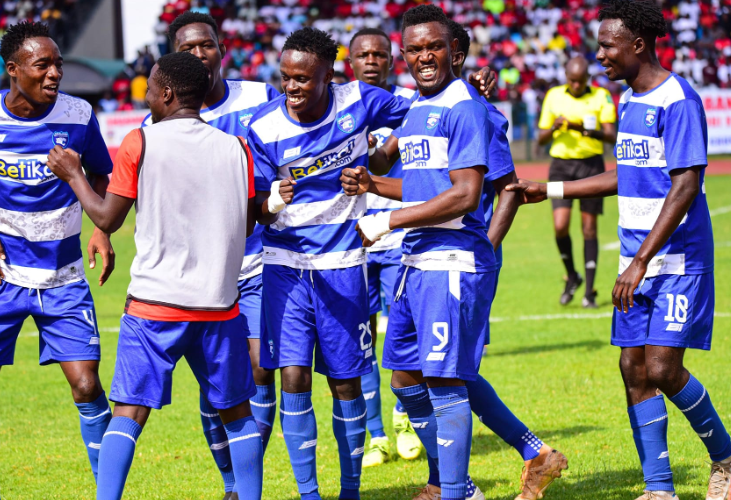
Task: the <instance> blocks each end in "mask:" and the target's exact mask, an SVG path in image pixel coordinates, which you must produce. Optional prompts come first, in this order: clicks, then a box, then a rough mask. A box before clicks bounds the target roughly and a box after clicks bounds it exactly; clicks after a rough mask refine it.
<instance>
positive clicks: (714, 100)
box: [698, 88, 731, 155]
mask: <svg viewBox="0 0 731 500" xmlns="http://www.w3.org/2000/svg"><path fill="white" fill-rule="evenodd" d="M698 94H699V95H700V96H701V99H702V100H703V108H705V110H706V121H707V122H708V154H713V155H715V154H721V153H731V89H717V88H703V89H700V90H699V91H698Z"/></svg>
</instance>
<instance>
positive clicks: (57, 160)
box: [47, 146, 135, 234]
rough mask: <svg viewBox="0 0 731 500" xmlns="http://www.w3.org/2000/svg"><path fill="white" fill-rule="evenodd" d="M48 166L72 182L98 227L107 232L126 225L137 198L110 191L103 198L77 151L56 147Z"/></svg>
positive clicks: (66, 180)
mask: <svg viewBox="0 0 731 500" xmlns="http://www.w3.org/2000/svg"><path fill="white" fill-rule="evenodd" d="M47 165H48V168H50V169H51V171H52V172H53V173H54V174H56V176H58V178H59V179H61V180H62V181H64V182H68V184H69V186H71V189H73V190H74V193H75V194H76V197H77V198H78V199H79V201H80V202H81V206H82V207H83V208H84V211H86V213H87V215H88V216H89V218H90V219H91V221H92V222H93V223H94V225H95V226H96V227H98V228H99V229H101V230H102V231H104V232H105V233H107V234H111V233H113V232H115V231H117V230H118V229H119V228H120V227H122V224H123V223H124V219H125V217H127V214H128V213H129V211H130V209H131V208H132V205H134V202H135V200H133V199H131V198H125V197H123V196H118V195H115V194H113V193H107V196H106V197H105V198H102V197H101V196H99V195H98V194H97V193H96V192H94V190H93V189H92V187H91V185H90V184H89V182H88V181H87V180H86V177H84V172H83V170H82V169H81V159H80V158H79V154H78V153H77V152H76V151H74V150H72V149H63V148H61V146H56V147H55V148H53V149H52V150H51V152H50V153H49V155H48V163H47Z"/></svg>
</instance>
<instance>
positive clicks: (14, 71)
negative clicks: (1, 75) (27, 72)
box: [5, 61, 18, 78]
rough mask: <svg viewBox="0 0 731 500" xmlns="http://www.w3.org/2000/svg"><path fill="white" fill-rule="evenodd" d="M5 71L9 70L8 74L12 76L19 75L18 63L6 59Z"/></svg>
mask: <svg viewBox="0 0 731 500" xmlns="http://www.w3.org/2000/svg"><path fill="white" fill-rule="evenodd" d="M5 71H7V73H8V75H10V76H11V77H12V78H15V77H16V76H18V64H17V63H16V62H15V61H6V62H5Z"/></svg>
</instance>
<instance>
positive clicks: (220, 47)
mask: <svg viewBox="0 0 731 500" xmlns="http://www.w3.org/2000/svg"><path fill="white" fill-rule="evenodd" d="M218 51H219V52H220V53H221V59H223V57H224V56H225V55H226V46H225V45H224V44H223V42H219V43H218Z"/></svg>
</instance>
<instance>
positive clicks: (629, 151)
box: [616, 139, 650, 166]
mask: <svg viewBox="0 0 731 500" xmlns="http://www.w3.org/2000/svg"><path fill="white" fill-rule="evenodd" d="M616 152H617V161H627V160H634V161H635V165H637V166H642V165H647V160H649V159H650V145H649V143H648V142H647V141H646V140H643V141H641V142H635V141H633V140H632V139H624V140H623V141H619V142H617V146H616Z"/></svg>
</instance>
